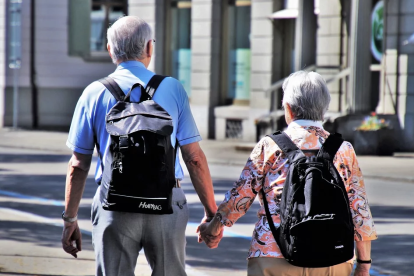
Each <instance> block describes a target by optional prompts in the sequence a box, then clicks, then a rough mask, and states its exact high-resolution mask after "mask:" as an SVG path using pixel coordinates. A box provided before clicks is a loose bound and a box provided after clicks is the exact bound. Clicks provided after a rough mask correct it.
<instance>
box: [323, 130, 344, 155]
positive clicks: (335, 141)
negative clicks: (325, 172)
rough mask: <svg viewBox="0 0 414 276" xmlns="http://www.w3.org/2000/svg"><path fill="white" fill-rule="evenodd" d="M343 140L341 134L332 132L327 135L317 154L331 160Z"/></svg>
mask: <svg viewBox="0 0 414 276" xmlns="http://www.w3.org/2000/svg"><path fill="white" fill-rule="evenodd" d="M343 142H344V139H342V135H341V134H339V133H333V134H331V135H329V136H328V138H327V139H326V141H325V143H323V145H322V148H321V149H320V150H319V152H318V155H317V156H318V157H323V158H325V159H329V160H331V161H333V159H334V157H335V155H336V152H337V151H338V149H339V148H340V147H341V145H342V143H343Z"/></svg>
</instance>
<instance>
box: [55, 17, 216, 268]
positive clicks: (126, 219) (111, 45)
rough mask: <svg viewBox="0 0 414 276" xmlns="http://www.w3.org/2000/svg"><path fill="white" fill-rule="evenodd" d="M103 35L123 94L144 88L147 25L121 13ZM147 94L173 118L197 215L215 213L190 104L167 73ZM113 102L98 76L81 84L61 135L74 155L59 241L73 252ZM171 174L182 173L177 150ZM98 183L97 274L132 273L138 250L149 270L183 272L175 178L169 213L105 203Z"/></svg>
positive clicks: (181, 210)
mask: <svg viewBox="0 0 414 276" xmlns="http://www.w3.org/2000/svg"><path fill="white" fill-rule="evenodd" d="M107 36H108V45H107V48H108V52H109V55H110V56H111V58H112V60H113V62H114V63H115V64H116V65H117V68H116V70H115V72H114V73H112V74H111V75H110V77H111V78H112V79H114V80H115V82H116V83H117V84H118V85H119V87H120V88H121V89H122V92H123V93H125V94H126V93H127V92H128V90H129V89H130V88H131V87H132V86H133V85H134V84H135V83H140V84H142V85H143V86H144V87H145V86H146V85H147V84H148V82H149V80H150V79H151V78H152V77H153V75H154V73H153V72H151V71H149V70H147V67H148V65H149V64H150V62H151V58H152V54H153V48H154V42H155V40H153V37H152V32H151V29H150V27H149V25H148V24H147V23H146V22H145V21H143V20H142V19H140V18H138V17H135V16H126V17H123V18H120V19H119V20H117V21H116V22H115V23H114V24H113V25H112V26H111V27H110V28H109V29H108V33H107ZM140 96H141V90H139V89H134V90H132V94H131V102H139V101H140ZM152 99H153V100H154V102H156V103H157V104H158V105H160V106H161V107H162V108H163V109H164V110H165V111H167V112H168V114H169V115H170V116H171V117H172V121H173V132H172V134H171V143H172V145H173V146H174V147H180V148H181V151H182V155H183V159H184V161H185V164H186V166H187V168H188V171H189V173H190V177H191V180H192V182H193V185H194V187H195V190H196V192H197V193H198V195H199V197H200V200H201V202H202V204H203V205H204V207H205V218H204V219H203V221H208V220H209V218H210V219H211V218H212V217H213V216H214V214H215V213H216V210H217V205H216V203H215V200H214V191H213V186H212V181H211V177H210V173H209V169H208V166H207V161H206V158H205V155H204V153H203V151H202V150H201V148H200V146H199V144H198V142H199V141H200V140H201V137H200V135H199V133H198V130H197V127H196V125H195V122H194V119H193V116H192V114H191V111H190V107H189V102H188V97H187V94H186V92H185V90H184V88H183V87H182V85H181V84H180V82H179V81H177V80H176V79H173V78H170V77H168V78H165V79H164V80H163V81H162V82H161V84H160V85H159V87H158V89H157V90H156V93H155V95H154V96H153V98H152ZM116 102H117V101H116V100H115V98H114V97H113V96H112V95H111V93H110V92H109V91H108V90H107V89H106V88H105V87H104V85H103V84H102V83H101V82H98V81H96V82H93V83H92V84H90V85H89V86H88V87H86V89H85V90H84V92H83V94H82V96H81V97H80V99H79V102H78V104H77V106H76V110H75V113H74V116H73V121H72V125H71V129H70V133H69V138H68V140H67V146H68V147H69V148H71V149H72V150H73V155H72V158H71V159H70V161H69V166H68V173H67V179H66V194H65V199H66V205H65V211H64V213H63V214H62V218H63V219H64V229H63V234H62V246H63V249H64V250H65V251H66V252H67V253H69V254H71V255H73V256H74V257H77V253H78V252H79V251H81V233H80V231H79V226H78V224H77V221H76V218H77V213H78V209H79V202H80V199H81V197H82V194H83V190H84V187H85V180H86V178H87V175H88V171H89V167H90V164H91V159H92V153H93V151H94V148H95V145H99V147H97V150H98V153H99V156H100V157H101V158H100V159H99V160H98V165H97V168H96V173H95V180H96V182H97V183H98V184H100V183H101V180H102V171H103V170H104V166H105V162H104V161H105V160H106V159H105V158H106V156H107V155H108V147H109V144H110V136H109V134H108V132H107V131H106V129H105V116H106V114H107V113H108V111H109V110H111V108H112V107H113V106H114V105H115V104H116ZM176 141H177V143H178V144H176ZM173 173H174V172H173ZM175 178H176V179H177V180H181V179H182V178H183V170H182V168H181V167H180V162H179V158H178V154H177V158H176V160H175ZM138 184H139V183H138ZM100 190H101V186H98V188H97V191H96V195H95V197H94V200H93V203H92V224H93V245H94V249H95V255H96V275H109V276H115V275H119V276H121V275H122V276H130V275H134V270H135V266H136V262H137V258H138V253H139V252H140V250H141V249H144V251H145V256H146V258H147V260H148V263H149V264H150V266H151V268H152V270H153V273H152V275H154V276H157V275H163V276H165V275H170V276H180V275H181V276H184V275H186V273H185V260H184V258H185V244H186V240H185V229H186V225H187V221H188V207H187V205H186V202H187V201H186V198H185V195H184V193H183V191H182V189H181V188H180V187H179V181H177V185H176V186H175V187H174V188H173V191H172V208H173V214H167V215H154V214H143V213H129V212H128V213H127V212H118V211H107V210H104V209H103V208H102V203H101V202H100V200H99V194H100Z"/></svg>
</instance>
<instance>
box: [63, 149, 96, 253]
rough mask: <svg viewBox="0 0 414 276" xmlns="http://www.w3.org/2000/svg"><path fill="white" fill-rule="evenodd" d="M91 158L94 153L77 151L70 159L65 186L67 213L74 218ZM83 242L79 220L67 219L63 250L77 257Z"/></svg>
mask: <svg viewBox="0 0 414 276" xmlns="http://www.w3.org/2000/svg"><path fill="white" fill-rule="evenodd" d="M91 160H92V154H80V153H77V152H73V155H72V158H71V159H70V160H69V163H68V172H67V175H66V188H65V215H66V216H67V217H70V218H73V217H76V216H77V213H78V210H79V203H80V200H81V198H82V194H83V190H84V189H85V182H86V178H87V177H88V171H89V167H90V165H91ZM73 242H75V244H76V247H75V246H73ZM81 244H82V235H81V232H80V230H79V226H78V222H77V221H75V222H67V221H65V222H64V226H63V233H62V247H63V250H65V252H66V253H69V254H71V255H72V256H73V257H75V258H77V255H76V253H78V252H79V251H81Z"/></svg>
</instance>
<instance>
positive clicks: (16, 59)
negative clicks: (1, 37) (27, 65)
mask: <svg viewBox="0 0 414 276" xmlns="http://www.w3.org/2000/svg"><path fill="white" fill-rule="evenodd" d="M21 14H22V0H9V22H8V23H9V34H10V39H9V41H10V42H9V43H10V44H9V45H10V49H9V68H10V69H12V70H13V128H17V126H18V114H19V71H18V70H19V69H20V66H21V31H22V30H21V29H22V24H21Z"/></svg>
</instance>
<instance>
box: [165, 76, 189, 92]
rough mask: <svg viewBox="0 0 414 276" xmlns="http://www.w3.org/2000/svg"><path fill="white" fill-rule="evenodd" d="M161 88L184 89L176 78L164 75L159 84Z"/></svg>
mask: <svg viewBox="0 0 414 276" xmlns="http://www.w3.org/2000/svg"><path fill="white" fill-rule="evenodd" d="M159 87H160V88H161V89H175V90H184V88H183V85H182V84H181V82H180V81H179V80H177V79H176V78H173V77H170V76H165V78H164V79H163V81H162V82H161V84H160V86H159Z"/></svg>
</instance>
